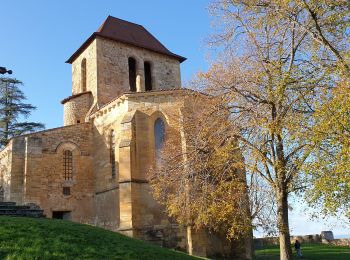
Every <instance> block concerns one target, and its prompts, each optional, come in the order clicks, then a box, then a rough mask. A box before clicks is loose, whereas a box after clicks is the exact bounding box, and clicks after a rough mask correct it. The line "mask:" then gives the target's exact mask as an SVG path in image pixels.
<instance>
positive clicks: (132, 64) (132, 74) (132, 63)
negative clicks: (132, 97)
mask: <svg viewBox="0 0 350 260" xmlns="http://www.w3.org/2000/svg"><path fill="white" fill-rule="evenodd" d="M128 64H129V84H130V91H133V92H135V91H136V60H135V59H134V58H131V57H130V58H129V60H128Z"/></svg>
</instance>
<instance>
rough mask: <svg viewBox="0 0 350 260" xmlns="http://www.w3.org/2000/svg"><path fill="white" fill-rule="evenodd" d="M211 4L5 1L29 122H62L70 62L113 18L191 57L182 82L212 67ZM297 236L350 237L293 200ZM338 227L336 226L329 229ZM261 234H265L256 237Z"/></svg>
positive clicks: (4, 22) (6, 39) (5, 33)
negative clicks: (326, 234)
mask: <svg viewBox="0 0 350 260" xmlns="http://www.w3.org/2000/svg"><path fill="white" fill-rule="evenodd" d="M209 2H210V1H209V0H197V1H188V0H177V1H164V0H163V1H162V0H148V1H144V0H143V1H142V0H129V1H121V0H119V1H117V0H114V1H113V0H60V1H47V0H26V1H24V0H11V1H9V0H8V1H1V3H0V66H2V67H7V68H8V69H11V70H13V72H14V73H13V75H12V76H14V77H15V78H17V79H19V80H21V81H23V83H24V87H23V91H24V93H25V95H26V96H27V98H28V102H29V103H31V104H33V105H35V106H36V107H37V110H36V111H34V112H33V113H32V115H31V116H30V118H29V120H32V121H36V122H41V123H44V124H45V126H46V128H53V127H59V126H62V125H63V106H62V105H61V104H60V101H61V100H62V99H64V98H66V97H68V96H70V95H71V86H72V83H71V65H70V64H67V63H65V61H66V60H67V59H68V58H69V57H70V56H71V54H73V53H74V52H75V51H76V50H77V49H78V48H79V47H80V45H81V44H82V43H83V42H84V41H85V40H86V39H87V38H88V37H89V36H90V35H91V34H92V33H93V32H94V31H96V30H97V29H98V27H99V26H100V25H101V24H102V23H103V21H104V20H105V19H106V18H107V16H108V15H111V16H115V17H118V18H121V19H124V20H127V21H130V22H134V23H137V24H141V25H143V26H144V27H145V28H146V29H147V30H149V31H150V32H151V33H152V34H153V35H154V36H155V37H156V38H157V39H158V40H160V42H162V43H163V44H164V45H165V46H166V47H167V48H168V49H169V50H170V51H172V52H174V53H176V54H179V55H181V56H184V57H186V58H187V60H186V61H185V62H183V63H182V64H181V77H182V81H183V82H187V81H189V80H190V79H191V78H192V77H193V76H194V75H195V74H196V73H197V72H198V71H201V70H206V69H207V68H208V64H207V57H208V48H207V46H206V44H205V40H206V39H207V37H208V36H209V35H210V33H212V32H213V28H212V27H211V18H210V15H209V13H208V4H209ZM294 204H295V205H294V206H295V207H294V208H295V210H294V211H293V212H292V213H291V218H290V225H291V229H292V233H293V234H300V235H301V234H315V233H320V232H321V231H322V230H328V229H330V228H331V229H332V230H333V231H334V233H335V235H336V236H338V235H339V236H340V235H343V236H344V235H347V234H350V230H349V228H348V227H347V228H344V227H343V226H342V225H341V223H340V222H341V221H340V220H338V221H337V220H336V219H331V220H327V221H323V220H318V221H310V220H309V219H308V215H307V214H306V213H305V211H304V209H303V207H302V206H301V205H300V203H299V202H297V201H296V202H294ZM329 223H333V226H331V227H330V226H329ZM256 235H257V236H259V235H260V234H256Z"/></svg>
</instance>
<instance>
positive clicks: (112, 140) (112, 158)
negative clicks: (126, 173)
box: [109, 130, 116, 178]
mask: <svg viewBox="0 0 350 260" xmlns="http://www.w3.org/2000/svg"><path fill="white" fill-rule="evenodd" d="M109 149H110V151H109V158H110V163H111V167H112V177H113V178H114V177H115V172H116V169H115V134H114V130H111V132H110V135H109Z"/></svg>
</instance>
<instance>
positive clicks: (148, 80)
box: [144, 61, 152, 91]
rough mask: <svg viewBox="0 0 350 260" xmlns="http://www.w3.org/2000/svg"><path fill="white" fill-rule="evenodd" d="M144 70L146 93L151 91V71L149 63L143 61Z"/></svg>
mask: <svg viewBox="0 0 350 260" xmlns="http://www.w3.org/2000/svg"><path fill="white" fill-rule="evenodd" d="M144 70H145V89H146V91H150V90H152V71H151V63H149V62H148V61H145V63H144Z"/></svg>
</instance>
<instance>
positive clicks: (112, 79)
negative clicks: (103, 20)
mask: <svg viewBox="0 0 350 260" xmlns="http://www.w3.org/2000/svg"><path fill="white" fill-rule="evenodd" d="M96 41H97V68H98V74H97V76H98V83H97V84H98V102H99V105H104V104H106V103H107V102H109V101H111V100H112V99H113V98H116V97H118V96H120V95H121V94H123V93H125V92H129V91H130V86H129V66H128V58H129V57H132V58H134V59H135V60H136V74H137V75H138V76H139V80H140V88H141V89H140V90H141V91H144V90H145V87H144V86H145V83H144V62H145V61H148V62H150V63H151V71H152V83H153V90H159V89H172V88H180V87H181V78H180V62H179V61H178V60H177V59H175V58H172V57H169V56H166V55H162V54H158V53H155V52H152V51H149V50H146V49H142V48H138V47H134V46H131V45H127V44H124V43H120V42H115V41H111V40H107V39H103V38H97V39H96Z"/></svg>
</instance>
